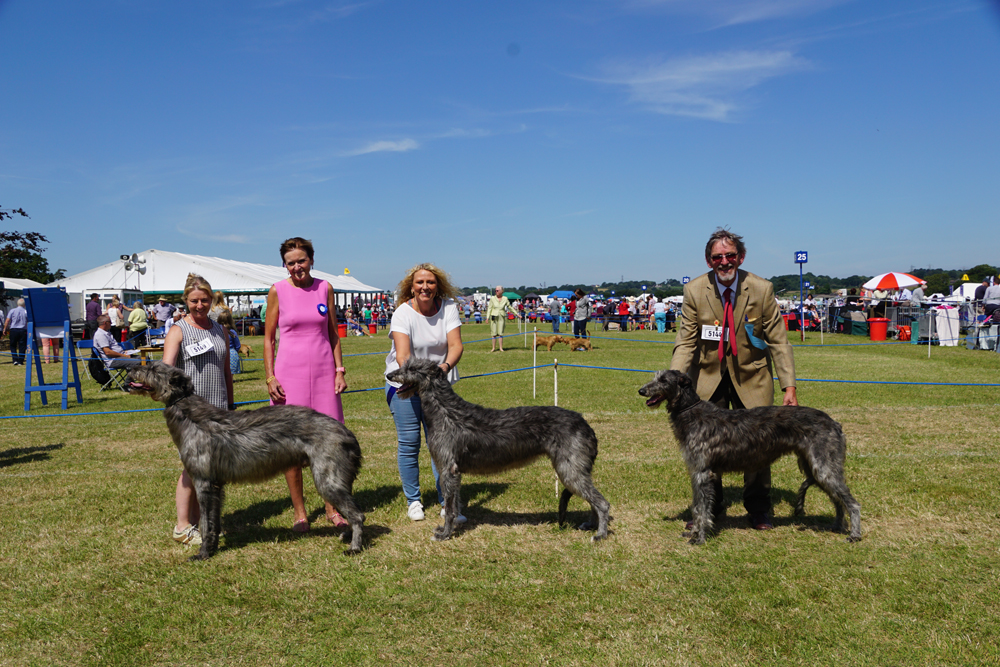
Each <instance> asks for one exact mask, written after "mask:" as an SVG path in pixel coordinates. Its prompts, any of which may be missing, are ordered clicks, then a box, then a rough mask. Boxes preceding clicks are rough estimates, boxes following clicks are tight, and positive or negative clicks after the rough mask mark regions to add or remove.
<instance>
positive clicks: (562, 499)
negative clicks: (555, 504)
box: [559, 489, 573, 526]
mask: <svg viewBox="0 0 1000 667" xmlns="http://www.w3.org/2000/svg"><path fill="white" fill-rule="evenodd" d="M572 497H573V492H572V491H570V490H569V489H563V491H562V495H561V496H559V525H560V526H561V525H563V523H565V521H566V507H568V506H569V499H570V498H572Z"/></svg>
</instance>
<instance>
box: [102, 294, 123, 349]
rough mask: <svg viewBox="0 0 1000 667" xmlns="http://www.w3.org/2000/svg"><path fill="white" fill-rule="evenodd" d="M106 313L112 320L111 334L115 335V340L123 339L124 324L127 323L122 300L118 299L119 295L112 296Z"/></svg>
mask: <svg viewBox="0 0 1000 667" xmlns="http://www.w3.org/2000/svg"><path fill="white" fill-rule="evenodd" d="M104 314H105V315H107V316H108V318H109V319H110V320H111V335H112V336H114V338H115V340H121V339H122V325H123V324H125V314H124V309H123V308H122V302H121V301H119V300H118V296H117V295H116V296H113V297H111V303H109V304H108V309H107V311H105V313H104Z"/></svg>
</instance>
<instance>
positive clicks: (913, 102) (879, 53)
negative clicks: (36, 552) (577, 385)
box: [0, 0, 1000, 287]
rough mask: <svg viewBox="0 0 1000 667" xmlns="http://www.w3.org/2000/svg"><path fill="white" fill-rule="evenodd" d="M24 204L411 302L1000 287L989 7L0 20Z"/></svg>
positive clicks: (119, 237)
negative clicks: (890, 285)
mask: <svg viewBox="0 0 1000 667" xmlns="http://www.w3.org/2000/svg"><path fill="white" fill-rule="evenodd" d="M0 34H2V35H3V38H2V41H0V95H2V104H0V154H2V162H0V206H3V207H5V208H18V207H23V208H24V209H25V210H27V211H28V213H29V214H30V215H31V218H32V219H31V220H30V221H23V222H22V219H18V220H17V221H16V223H17V224H15V225H14V226H13V227H14V228H16V229H25V230H27V229H31V230H34V231H39V232H42V233H44V234H46V235H47V236H48V238H49V240H50V241H51V242H52V243H51V245H50V246H49V250H48V252H47V253H46V256H47V257H48V258H49V261H50V267H51V268H53V269H55V268H63V269H65V270H66V271H67V273H68V274H73V273H77V272H79V271H82V270H85V269H88V268H91V267H93V266H96V265H99V264H103V263H106V262H109V261H112V260H114V259H116V258H117V256H118V255H119V254H121V253H126V252H129V253H131V252H134V251H141V250H144V249H147V248H157V249H160V250H171V251H179V252H190V253H195V254H204V255H216V256H222V257H228V258H232V259H239V260H244V261H251V262H261V263H267V264H277V263H278V262H279V258H278V251H277V248H278V245H279V244H280V242H281V241H282V240H283V239H285V238H286V237H288V236H293V235H298V236H304V237H307V238H311V239H312V240H313V241H314V243H315V246H316V251H317V268H319V269H322V270H325V271H330V272H332V273H339V272H341V271H343V269H344V267H349V268H350V269H351V273H352V275H355V276H356V277H357V278H359V279H360V280H362V281H363V282H366V283H369V284H373V285H377V286H380V287H393V286H394V285H395V284H396V282H398V281H399V279H400V278H401V277H402V274H403V273H404V272H405V270H406V269H408V268H409V267H410V266H412V265H413V264H415V263H418V262H423V261H432V262H435V263H437V264H439V265H440V266H442V267H443V268H444V269H446V270H447V271H449V272H450V273H451V274H452V276H453V278H454V279H455V281H456V282H457V283H458V284H460V285H480V284H496V283H503V284H504V285H514V286H517V285H522V284H527V285H541V284H547V285H557V284H563V283H577V282H579V283H588V284H591V283H592V284H597V283H602V282H605V281H616V280H619V279H621V278H622V277H624V278H625V279H626V280H628V279H633V280H639V279H646V280H666V279H668V278H681V277H682V276H684V275H690V276H694V275H697V274H699V273H702V272H704V270H705V265H704V260H703V258H702V257H703V256H702V253H703V248H704V242H705V239H706V238H707V237H708V235H709V234H710V233H711V232H712V231H713V230H714V229H715V227H717V226H720V225H722V226H728V227H730V228H731V229H733V230H734V231H736V232H738V233H741V234H743V235H744V237H745V239H746V242H747V245H748V249H749V252H748V257H747V262H746V264H745V268H747V269H749V270H751V271H754V272H755V273H758V274H761V275H764V276H765V277H769V276H772V275H778V274H786V273H797V267H796V265H795V264H794V263H793V252H794V251H796V250H807V251H809V253H810V261H809V264H808V265H807V266H806V269H807V270H811V271H813V272H814V273H817V274H828V275H835V276H848V275H852V274H856V273H857V274H875V273H881V272H884V271H890V270H904V271H905V270H908V269H910V268H911V267H929V266H934V267H944V268H961V267H970V266H974V265H976V264H980V263H989V264H994V265H996V264H1000V257H998V249H1000V231H998V227H1000V218H998V212H1000V186H998V183H1000V178H998V177H1000V122H998V118H1000V94H998V93H1000V9H998V5H997V3H996V2H986V1H984V0H950V1H943V0H939V1H924V0H886V1H884V2H881V1H875V0H865V1H862V0H717V1H711V0H621V1H615V0H592V1H588V0H572V1H559V0H546V1H543V2H539V1H537V0H529V1H517V0H505V1H504V2H468V1H465V2H389V1H384V2H379V1H372V2H322V1H319V0H273V1H270V2H268V1H259V2H255V1H253V0H242V1H239V2H236V1H233V2H177V1H172V2H167V1H166V0H163V1H158V0H146V1H142V0H133V1H125V0H119V1H114V2H111V1H106V0H92V1H89V2H79V1H77V0H72V1H69V0H52V1H46V2H38V1H36V0H0Z"/></svg>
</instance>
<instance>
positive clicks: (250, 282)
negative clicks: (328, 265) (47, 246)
mask: <svg viewBox="0 0 1000 667" xmlns="http://www.w3.org/2000/svg"><path fill="white" fill-rule="evenodd" d="M138 254H139V255H140V256H142V257H144V258H145V260H146V262H145V264H144V265H142V266H145V268H146V272H145V273H144V274H140V273H138V272H137V271H134V270H132V271H128V270H126V268H125V262H123V261H122V260H120V259H116V260H115V261H113V262H109V263H108V264H103V265H101V266H98V267H96V268H93V269H90V270H89V271H84V272H82V273H77V274H75V275H72V276H69V277H67V278H63V279H62V280H57V281H55V282H53V283H51V286H58V287H65V288H66V291H67V292H84V291H88V290H92V289H125V288H127V289H139V290H142V291H143V292H144V293H146V294H157V295H158V294H164V295H170V294H180V293H182V292H183V291H184V281H185V279H186V278H187V275H188V273H197V274H199V275H201V276H202V277H204V278H205V279H206V280H208V282H209V283H210V284H211V285H212V288H213V289H215V290H218V291H222V292H224V293H226V294H232V295H236V294H267V291H268V290H269V289H270V288H271V285H273V284H274V283H276V282H278V281H279V280H283V279H285V278H287V277H288V272H287V271H286V270H285V268H284V267H282V266H269V265H267V264H252V263H250V262H240V261H237V260H233V259H223V258H221V257H204V256H201V255H189V254H186V253H180V252H169V251H166V250H152V249H151V250H146V251H145V252H141V253H138ZM312 275H313V276H314V277H316V278H320V279H322V280H326V281H327V282H329V283H330V285H331V286H332V287H333V289H334V291H336V292H348V293H355V294H371V293H382V292H385V290H383V289H380V288H378V287H372V286H371V285H365V284H364V283H362V282H360V281H359V280H357V279H356V278H354V277H352V276H348V275H334V274H331V273H325V272H323V271H317V270H313V272H312Z"/></svg>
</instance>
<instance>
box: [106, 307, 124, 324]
mask: <svg viewBox="0 0 1000 667" xmlns="http://www.w3.org/2000/svg"><path fill="white" fill-rule="evenodd" d="M108 317H110V318H111V326H113V327H120V326H121V325H122V314H121V311H120V310H118V308H116V307H114V306H108Z"/></svg>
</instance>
